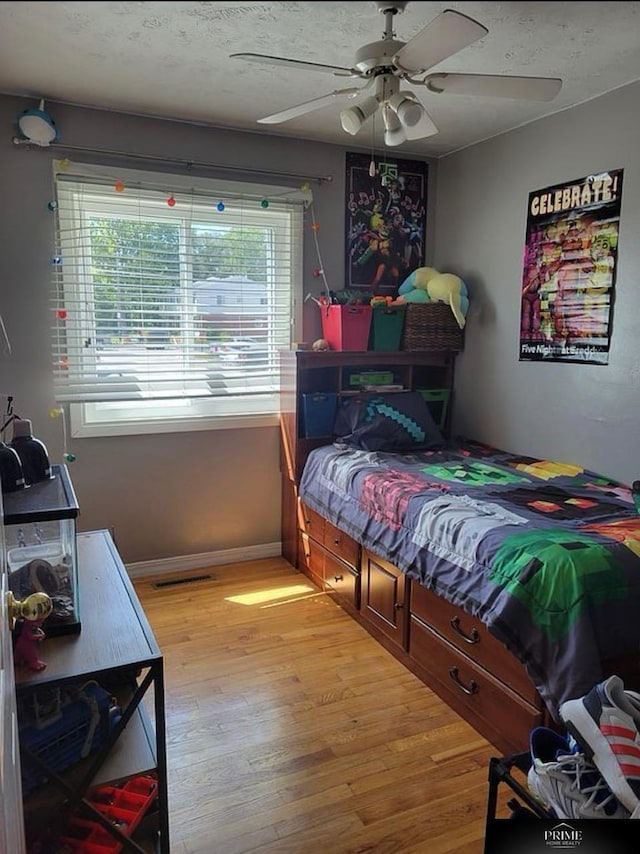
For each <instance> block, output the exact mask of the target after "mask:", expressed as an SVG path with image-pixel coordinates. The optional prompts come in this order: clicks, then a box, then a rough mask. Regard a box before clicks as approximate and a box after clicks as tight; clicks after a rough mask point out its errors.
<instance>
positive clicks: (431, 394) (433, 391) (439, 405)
mask: <svg viewBox="0 0 640 854" xmlns="http://www.w3.org/2000/svg"><path fill="white" fill-rule="evenodd" d="M416 390H417V391H419V392H420V394H421V395H422V397H423V398H424V399H425V400H426V402H427V405H428V407H429V411H430V412H431V415H432V416H433V420H434V421H435V422H436V424H437V425H438V427H439V428H440V430H443V429H444V425H445V424H446V423H447V412H448V410H449V400H450V398H451V390H450V389H448V388H419V389H416Z"/></svg>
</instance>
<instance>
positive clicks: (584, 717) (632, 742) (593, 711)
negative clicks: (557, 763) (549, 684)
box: [560, 676, 640, 818]
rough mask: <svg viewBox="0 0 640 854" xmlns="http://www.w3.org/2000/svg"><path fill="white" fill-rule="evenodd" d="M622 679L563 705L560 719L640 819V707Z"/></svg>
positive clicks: (609, 680) (618, 678)
mask: <svg viewBox="0 0 640 854" xmlns="http://www.w3.org/2000/svg"><path fill="white" fill-rule="evenodd" d="M634 700H635V698H632V697H630V696H629V695H628V694H627V693H626V692H625V690H624V684H623V682H622V679H620V677H619V676H610V677H609V678H608V679H606V680H605V681H604V682H600V684H599V685H596V686H595V687H594V688H592V689H591V691H589V693H588V694H586V695H585V696H584V697H581V698H580V699H578V700H568V701H567V702H566V703H562V705H561V706H560V717H561V718H562V720H563V721H564V723H565V726H566V727H567V729H568V730H569V732H570V733H571V734H572V735H573V736H574V738H575V739H576V741H577V743H578V744H579V746H580V747H581V748H582V750H583V751H584V753H585V756H586V757H587V759H590V760H591V761H592V762H593V763H594V765H596V767H597V768H598V770H599V771H600V773H601V774H602V776H603V777H604V779H605V780H606V782H607V784H608V786H609V788H610V789H611V791H612V792H613V794H614V795H615V796H616V797H617V798H618V800H619V801H620V803H621V804H623V806H625V807H626V808H627V809H628V810H629V812H630V813H631V818H637V817H640V732H639V730H640V708H638V706H637V704H636V702H634Z"/></svg>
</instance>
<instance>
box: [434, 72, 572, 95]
mask: <svg viewBox="0 0 640 854" xmlns="http://www.w3.org/2000/svg"><path fill="white" fill-rule="evenodd" d="M423 82H424V85H425V86H426V87H427V89H429V91H430V92H437V93H438V94H440V93H441V92H445V93H446V94H447V95H483V96H487V97H489V98H521V99H523V100H525V101H526V100H528V101H551V100H553V98H555V97H556V95H557V94H558V92H559V91H560V89H561V88H562V80H559V79H558V78H556V77H509V76H503V75H499V74H429V75H428V76H427V77H425V79H424V81H423Z"/></svg>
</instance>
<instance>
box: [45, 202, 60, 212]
mask: <svg viewBox="0 0 640 854" xmlns="http://www.w3.org/2000/svg"><path fill="white" fill-rule="evenodd" d="M47 207H48V208H49V210H50V211H57V210H58V203H57V202H55V201H51V202H49V203H48V204H47Z"/></svg>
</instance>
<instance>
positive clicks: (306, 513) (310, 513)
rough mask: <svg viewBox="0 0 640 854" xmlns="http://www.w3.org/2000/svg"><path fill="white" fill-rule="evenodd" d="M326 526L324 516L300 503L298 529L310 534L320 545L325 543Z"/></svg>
mask: <svg viewBox="0 0 640 854" xmlns="http://www.w3.org/2000/svg"><path fill="white" fill-rule="evenodd" d="M326 524H327V522H326V520H325V519H324V517H323V516H321V515H320V514H319V513H316V511H315V510H312V509H311V508H310V507H307V506H306V504H303V503H302V501H299V502H298V527H299V528H300V530H301V531H304V533H305V534H309V536H310V537H313V538H314V540H317V541H318V542H319V543H323V542H324V530H325V525H326Z"/></svg>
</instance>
